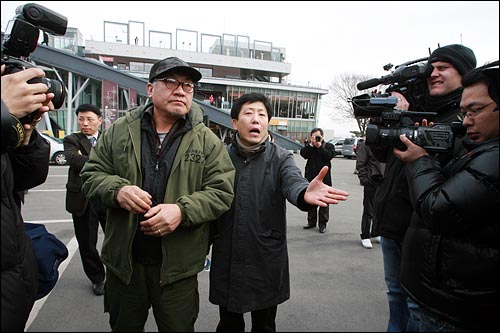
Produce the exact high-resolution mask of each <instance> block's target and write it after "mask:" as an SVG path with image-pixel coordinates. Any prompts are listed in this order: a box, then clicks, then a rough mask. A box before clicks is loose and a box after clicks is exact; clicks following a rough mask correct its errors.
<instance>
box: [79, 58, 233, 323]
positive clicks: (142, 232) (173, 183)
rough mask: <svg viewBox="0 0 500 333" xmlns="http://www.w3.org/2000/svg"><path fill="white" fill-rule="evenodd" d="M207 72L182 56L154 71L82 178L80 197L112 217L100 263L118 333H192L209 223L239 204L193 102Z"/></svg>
mask: <svg viewBox="0 0 500 333" xmlns="http://www.w3.org/2000/svg"><path fill="white" fill-rule="evenodd" d="M200 79H201V73H200V72H199V71H197V70H196V69H194V68H192V67H190V66H189V65H188V64H187V63H185V62H184V61H182V60H181V59H179V58H176V57H170V58H166V59H163V60H161V61H158V62H157V63H155V64H154V65H153V67H152V68H151V72H150V75H149V83H148V84H147V91H148V94H149V97H150V102H148V103H147V104H146V105H144V106H142V107H138V108H135V109H132V110H130V111H129V112H127V114H126V116H125V117H122V118H120V119H118V120H117V121H116V122H115V123H113V125H112V126H111V127H110V128H109V129H107V130H106V131H105V132H104V133H103V134H102V138H101V139H100V140H99V141H98V143H97V145H96V146H95V147H94V149H92V152H91V155H90V159H89V161H88V162H87V163H86V164H85V166H84V168H83V170H82V173H81V175H82V180H83V182H84V185H83V190H84V192H85V193H86V195H87V196H88V197H89V198H90V199H97V200H100V201H101V202H102V203H103V205H104V206H106V207H107V209H108V220H107V224H106V234H105V239H104V242H103V247H102V260H103V262H104V264H105V265H106V287H105V301H104V303H105V304H104V310H105V312H109V315H110V317H109V318H110V319H109V323H110V326H111V329H112V331H136V332H142V331H144V325H145V323H146V320H147V317H148V311H149V308H150V307H152V308H153V314H154V317H155V321H156V324H157V326H158V330H159V331H161V332H164V331H171V332H189V331H194V323H195V321H196V318H197V317H198V308H199V296H198V281H197V274H198V272H200V271H201V270H202V269H203V266H204V263H205V256H206V254H207V252H208V251H207V250H208V222H209V221H213V220H216V219H217V218H218V217H219V216H220V215H221V214H222V213H224V212H225V211H227V210H228V209H229V208H230V206H231V202H232V200H233V183H234V168H233V165H232V163H231V160H230V158H229V155H228V153H227V151H226V149H225V147H224V145H223V143H222V141H221V140H220V139H219V138H217V136H216V135H215V134H214V133H213V132H212V131H211V130H210V129H209V128H207V127H206V126H205V125H204V124H203V113H202V110H201V108H200V107H199V106H198V105H196V104H195V103H193V93H194V88H195V85H196V83H197V82H198V81H199V80H200Z"/></svg>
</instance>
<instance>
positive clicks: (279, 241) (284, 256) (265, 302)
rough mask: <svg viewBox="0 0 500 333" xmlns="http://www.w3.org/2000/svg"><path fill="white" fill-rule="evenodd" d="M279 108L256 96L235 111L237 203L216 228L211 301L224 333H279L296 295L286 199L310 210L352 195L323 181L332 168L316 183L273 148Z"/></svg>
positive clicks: (231, 147) (232, 153) (232, 148)
mask: <svg viewBox="0 0 500 333" xmlns="http://www.w3.org/2000/svg"><path fill="white" fill-rule="evenodd" d="M271 111H272V107H271V104H270V103H269V100H268V99H267V97H266V96H264V95H262V94H257V93H250V94H245V95H243V96H241V97H240V98H239V99H237V100H236V101H235V103H234V105H233V107H232V109H231V118H232V123H233V127H234V128H235V129H236V130H237V132H236V134H235V136H234V140H233V143H232V144H231V145H229V146H228V148H227V149H228V152H229V155H230V156H231V160H232V162H233V164H234V167H235V169H236V179H235V182H234V183H235V187H234V201H233V203H232V205H231V209H230V210H229V211H228V212H226V213H225V214H224V215H223V216H222V217H221V218H220V219H219V220H217V221H216V222H215V223H214V224H213V227H215V232H214V234H215V235H214V242H213V246H212V265H211V268H210V295H209V300H210V302H211V303H213V304H216V305H218V306H219V316H220V320H219V324H218V325H217V332H245V320H244V316H243V314H244V313H246V312H251V317H252V329H251V331H252V332H275V331H276V313H277V309H278V304H281V303H283V302H284V301H286V300H287V299H289V298H290V276H289V268H288V249H287V244H286V201H287V200H288V201H289V202H290V203H291V204H293V205H294V206H296V207H297V208H299V209H301V210H303V211H305V210H309V209H311V207H312V206H316V205H320V206H326V205H328V204H337V203H338V202H339V201H344V200H346V199H347V195H348V193H347V192H345V191H341V190H337V189H334V188H332V187H331V186H327V185H325V184H324V183H323V181H322V179H323V178H324V177H325V175H326V173H327V170H326V169H327V168H326V167H325V168H323V169H321V172H320V173H319V174H318V176H317V177H316V178H314V180H313V181H312V182H310V183H309V182H308V181H307V180H306V179H304V177H302V175H301V173H300V169H299V168H298V167H297V165H296V163H295V161H294V159H293V155H292V154H291V153H290V152H289V151H287V150H285V149H283V148H281V147H279V146H277V145H275V144H274V143H271V142H270V141H269V136H268V125H269V120H270V119H271Z"/></svg>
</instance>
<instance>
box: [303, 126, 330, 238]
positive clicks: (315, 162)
mask: <svg viewBox="0 0 500 333" xmlns="http://www.w3.org/2000/svg"><path fill="white" fill-rule="evenodd" d="M323 136H324V134H323V129H321V128H319V127H317V128H313V129H312V130H311V137H310V139H309V140H308V141H307V142H306V145H305V146H304V148H302V149H301V150H300V156H302V157H303V158H305V159H306V160H307V162H306V169H305V172H304V176H305V177H306V179H307V180H308V181H312V180H313V179H314V177H316V176H317V175H318V173H319V171H320V170H321V169H322V168H323V167H324V166H327V167H328V173H327V174H326V176H325V178H324V179H323V182H324V183H325V184H326V185H330V186H332V175H331V169H332V163H331V159H332V158H334V157H335V146H334V145H332V144H331V143H329V142H325V139H324V137H323ZM329 219H330V210H329V206H326V207H321V206H319V207H314V209H311V210H310V211H308V212H307V224H306V225H305V226H304V229H311V228H316V224H318V226H319V232H320V233H324V232H325V231H326V224H327V223H328V220H329Z"/></svg>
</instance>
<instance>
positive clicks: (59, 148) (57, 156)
mask: <svg viewBox="0 0 500 333" xmlns="http://www.w3.org/2000/svg"><path fill="white" fill-rule="evenodd" d="M38 133H40V135H41V136H42V137H43V138H44V139H46V140H47V141H48V142H49V143H50V162H52V163H55V164H57V165H66V163H67V162H68V161H67V160H66V155H65V154H64V144H63V141H62V139H59V138H55V137H53V136H50V135H48V134H47V133H43V132H38Z"/></svg>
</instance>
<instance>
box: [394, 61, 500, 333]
mask: <svg viewBox="0 0 500 333" xmlns="http://www.w3.org/2000/svg"><path fill="white" fill-rule="evenodd" d="M495 64H496V67H494V65H495ZM492 67H493V68H492ZM498 74H499V70H498V61H496V62H495V63H493V64H490V65H485V66H483V67H481V68H478V69H476V70H474V71H472V72H469V73H467V74H465V75H464V77H463V79H462V83H463V86H464V91H463V93H462V99H461V104H460V106H461V115H462V119H463V126H464V127H465V128H466V129H467V136H466V137H464V140H463V147H464V148H465V149H464V150H463V151H462V154H460V156H459V158H455V159H453V160H452V161H451V162H450V163H449V164H447V165H446V166H441V165H440V163H439V161H438V160H437V159H436V158H434V157H433V156H431V155H429V153H427V152H426V151H425V149H423V148H422V147H420V146H417V145H415V144H413V143H412V142H411V141H410V140H408V139H407V138H406V137H404V136H401V141H402V142H403V143H404V144H405V145H406V147H407V149H406V151H400V150H396V151H395V152H394V154H395V155H396V156H397V157H398V158H399V159H401V160H403V161H405V162H407V166H406V170H405V171H406V176H407V179H408V184H409V189H410V191H409V193H410V199H411V202H412V204H413V207H414V208H415V212H414V214H413V216H412V220H411V224H410V227H409V228H408V230H407V232H406V236H405V240H404V243H403V252H402V261H401V285H402V286H403V288H404V290H405V291H406V292H407V293H408V295H409V296H410V297H411V298H412V299H413V300H414V301H415V302H417V303H418V304H419V306H420V308H421V314H420V326H419V332H438V331H439V332H444V331H446V332H465V331H475V330H478V329H481V330H485V331H493V332H495V331H498V329H499V328H500V324H499V321H498V318H497V315H498V313H499V312H500V301H499V299H500V292H499V283H498V281H499V279H500V273H499V272H500V271H499V269H498V252H499V246H498V235H499V232H500V216H499V211H498V201H499V196H498V171H499V165H498V162H499V156H498V134H499V111H498V106H499V75H498Z"/></svg>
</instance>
